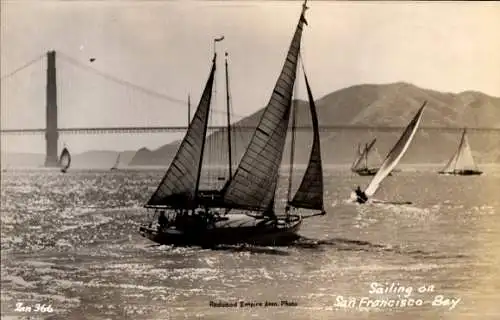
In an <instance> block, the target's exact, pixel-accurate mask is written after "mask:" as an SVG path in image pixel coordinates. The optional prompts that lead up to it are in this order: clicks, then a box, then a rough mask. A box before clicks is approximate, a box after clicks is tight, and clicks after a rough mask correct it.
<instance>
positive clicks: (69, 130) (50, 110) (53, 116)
mask: <svg viewBox="0 0 500 320" xmlns="http://www.w3.org/2000/svg"><path fill="white" fill-rule="evenodd" d="M56 56H57V63H58V66H57V67H59V64H60V62H61V61H62V62H65V63H67V64H70V65H72V66H73V67H75V68H77V69H80V70H85V71H87V72H90V73H91V74H93V75H95V76H98V77H100V78H101V79H103V80H105V81H108V82H111V83H114V84H116V85H118V86H122V87H125V88H128V89H132V90H134V91H137V92H140V93H141V94H143V95H144V96H149V97H153V98H155V99H159V100H162V101H164V102H168V103H170V104H173V105H176V106H177V107H179V108H182V109H181V111H182V112H186V114H187V116H186V119H187V120H189V119H190V116H191V110H190V107H189V103H188V100H183V99H179V98H176V97H172V96H169V95H166V94H163V93H159V92H157V91H154V90H151V89H148V88H145V87H143V86H140V85H137V84H134V83H132V82H129V81H126V80H123V79H120V78H118V77H115V76H112V75H110V74H107V73H104V72H101V71H99V70H98V69H96V68H93V67H90V66H89V65H88V64H85V63H82V62H80V61H79V60H77V59H75V58H72V57H71V56H69V55H66V54H64V53H61V52H57V55H56V51H49V52H47V53H46V54H42V55H40V56H39V57H37V58H35V59H33V60H31V61H29V62H27V63H25V64H24V65H22V66H21V67H19V68H17V69H15V70H13V71H11V72H10V73H8V74H6V75H3V76H2V77H1V81H2V85H3V83H5V82H6V81H8V80H9V79H11V78H13V77H15V76H16V75H18V74H19V73H21V72H22V71H24V70H26V69H28V68H30V67H32V66H33V65H36V64H37V63H39V62H40V61H44V62H46V85H45V126H44V127H39V128H8V129H7V128H2V129H1V130H0V133H1V135H2V136H4V135H41V134H43V135H45V140H46V155H45V166H47V167H52V166H56V165H57V159H58V139H59V134H93V135H95V134H138V133H157V132H182V131H185V130H187V125H188V121H186V122H185V123H184V124H182V125H179V124H170V125H156V126H155V125H148V126H138V125H136V126H73V127H60V126H59V122H58V119H59V118H60V116H61V115H60V112H61V109H62V106H61V105H65V104H70V103H67V102H61V101H60V100H61V96H62V95H63V93H62V92H61V90H60V88H59V87H60V85H61V81H59V82H58V72H57V71H58V68H56ZM23 81H29V79H26V78H25V79H23ZM64 81H67V83H72V82H71V81H70V80H68V79H65V80H64ZM58 84H59V86H58ZM70 87H71V86H70ZM72 89H73V90H75V89H76V90H81V89H80V88H72ZM96 90H97V89H96ZM101 90H102V89H101ZM87 94H88V95H89V96H90V95H92V92H88V93H87ZM21 95H22V93H21ZM6 104H9V103H6ZM141 104H146V105H147V104H148V102H146V103H143V102H142V103H141ZM4 107H5V108H4ZM12 107H13V106H11V105H7V106H3V110H2V111H3V112H2V113H4V114H5V110H9V111H10V110H11V109H12ZM10 112H11V113H12V112H13V111H10ZM17 112H20V111H18V110H17V109H16V113H17ZM75 112H76V111H73V113H75ZM214 112H217V111H214ZM219 112H220V111H219ZM2 117H3V118H4V116H2ZM234 117H236V118H237V119H238V120H239V119H241V118H243V116H238V115H233V118H234ZM159 121H161V119H159ZM148 122H150V121H148ZM151 122H154V121H151ZM2 126H4V124H2ZM209 129H210V130H225V129H226V126H225V125H220V126H211V127H210V128H209ZM238 129H239V130H254V129H255V127H253V126H246V127H245V126H238ZM402 129H403V127H398V126H366V125H332V126H324V125H323V126H320V130H321V131H323V132H324V131H327V132H329V131H341V130H363V131H364V130H373V131H379V132H401V130H402ZM296 130H299V131H304V130H311V128H310V127H309V126H299V127H297V128H296ZM421 130H426V131H427V130H429V131H435V130H437V131H440V132H451V133H455V132H458V131H460V130H462V128H453V127H446V128H445V127H426V126H423V127H421ZM468 130H469V131H475V132H491V131H500V129H496V128H468Z"/></svg>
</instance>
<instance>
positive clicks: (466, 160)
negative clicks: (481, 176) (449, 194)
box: [442, 129, 478, 173]
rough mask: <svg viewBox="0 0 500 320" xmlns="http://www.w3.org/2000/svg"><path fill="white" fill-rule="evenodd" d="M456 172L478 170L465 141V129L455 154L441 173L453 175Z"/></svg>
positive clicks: (466, 140) (467, 142)
mask: <svg viewBox="0 0 500 320" xmlns="http://www.w3.org/2000/svg"><path fill="white" fill-rule="evenodd" d="M456 170H478V168H477V165H476V163H475V162H474V157H473V156H472V151H471V148H470V145H469V141H468V139H467V130H466V129H464V130H463V132H462V138H461V139H460V144H459V145H458V149H457V152H455V154H454V155H453V157H452V158H451V159H450V160H449V161H448V163H447V164H446V166H445V167H444V169H443V170H442V172H444V173H453V172H455V171H456Z"/></svg>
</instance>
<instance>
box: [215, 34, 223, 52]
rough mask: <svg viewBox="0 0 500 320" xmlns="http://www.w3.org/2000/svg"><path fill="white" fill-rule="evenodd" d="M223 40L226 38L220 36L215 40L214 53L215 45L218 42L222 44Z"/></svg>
mask: <svg viewBox="0 0 500 320" xmlns="http://www.w3.org/2000/svg"><path fill="white" fill-rule="evenodd" d="M222 40H224V36H220V37H219V38H215V39H214V53H215V44H216V43H217V42H221V41H222Z"/></svg>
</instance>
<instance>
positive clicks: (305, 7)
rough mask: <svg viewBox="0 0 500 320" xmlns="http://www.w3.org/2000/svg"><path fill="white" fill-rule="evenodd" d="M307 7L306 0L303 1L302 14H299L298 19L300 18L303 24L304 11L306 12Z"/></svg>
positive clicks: (305, 21) (304, 19) (304, 20)
mask: <svg viewBox="0 0 500 320" xmlns="http://www.w3.org/2000/svg"><path fill="white" fill-rule="evenodd" d="M307 9H309V7H308V6H307V0H305V1H304V4H303V5H302V14H301V15H300V20H302V22H304V24H305V25H306V26H307V25H308V24H307V20H306V17H305V15H304V14H305V13H306V10H307Z"/></svg>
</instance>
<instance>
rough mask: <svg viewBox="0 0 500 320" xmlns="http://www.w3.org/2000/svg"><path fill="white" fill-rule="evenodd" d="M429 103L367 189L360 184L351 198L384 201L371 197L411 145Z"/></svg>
mask: <svg viewBox="0 0 500 320" xmlns="http://www.w3.org/2000/svg"><path fill="white" fill-rule="evenodd" d="M426 104H427V101H425V102H424V103H423V105H422V106H421V107H420V109H419V110H418V112H417V113H416V114H415V116H414V117H413V119H412V120H411V121H410V123H409V124H408V126H407V127H406V129H405V130H404V131H403V133H402V134H401V137H400V138H399V140H398V141H397V142H396V144H395V145H394V147H392V149H391V151H389V153H388V154H387V157H386V158H385V160H384V162H383V163H382V165H381V166H380V169H379V170H378V172H377V174H376V175H375V176H374V177H373V179H372V181H371V182H370V184H369V185H368V187H367V188H366V189H365V191H361V188H360V187H359V186H358V187H357V188H356V189H355V190H354V192H353V193H351V199H355V201H356V202H357V203H365V202H368V201H371V202H383V201H379V200H373V199H371V197H372V196H373V195H374V194H375V192H377V190H378V188H379V187H380V184H381V183H382V181H384V179H385V178H386V177H387V176H388V175H389V174H390V173H391V171H392V170H393V169H394V167H396V166H397V165H398V163H399V161H400V160H401V158H402V157H403V155H404V154H405V153H406V150H407V149H408V147H409V146H410V144H411V142H412V140H413V137H414V136H415V133H416V132H417V129H418V126H419V124H420V121H421V119H422V114H423V111H424V107H425V105H426ZM392 203H394V204H411V202H399V203H396V202H392Z"/></svg>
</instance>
